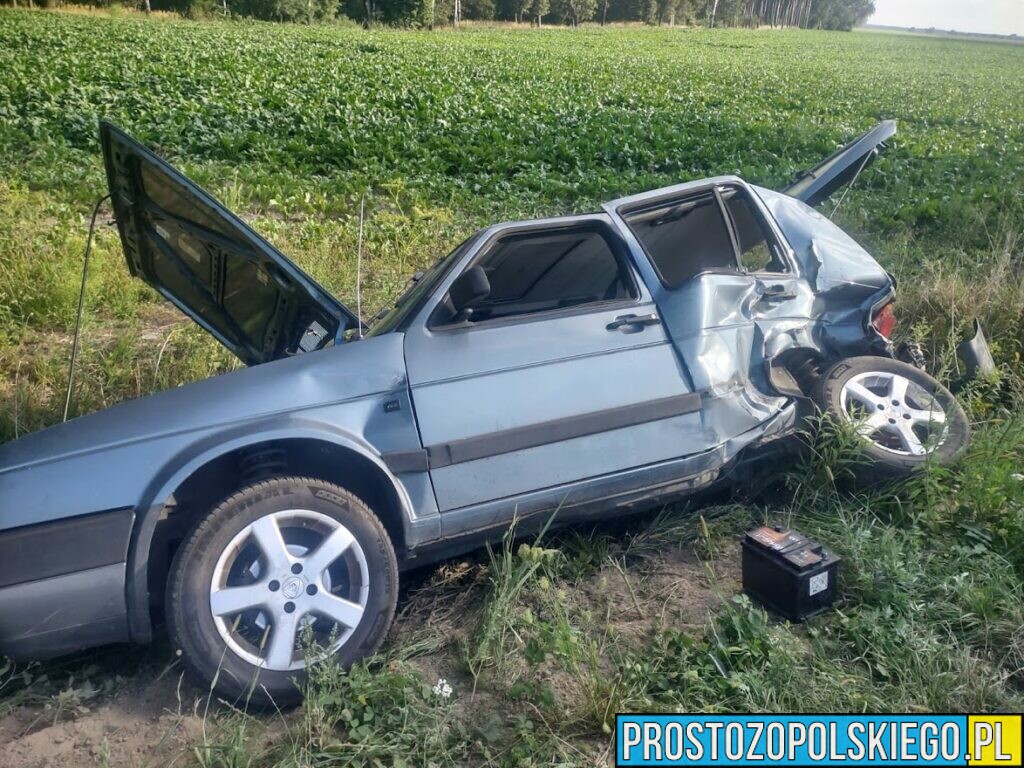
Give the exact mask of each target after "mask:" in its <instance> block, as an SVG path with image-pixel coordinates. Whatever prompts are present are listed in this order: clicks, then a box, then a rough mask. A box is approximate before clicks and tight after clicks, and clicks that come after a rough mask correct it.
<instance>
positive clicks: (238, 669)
mask: <svg viewBox="0 0 1024 768" xmlns="http://www.w3.org/2000/svg"><path fill="white" fill-rule="evenodd" d="M167 590H168V594H167V619H168V627H169V630H170V635H171V640H172V642H173V643H174V646H175V648H178V649H180V651H181V654H182V657H183V659H184V662H185V664H186V666H187V667H188V668H189V669H190V670H191V671H192V672H193V673H194V674H196V675H197V676H198V677H199V678H200V679H201V680H202V681H204V682H205V683H206V684H207V685H210V686H212V687H213V689H214V690H215V691H216V692H217V693H218V694H219V695H221V696H224V697H225V698H228V699H230V700H231V701H240V702H243V703H246V704H254V705H256V706H282V705H288V704H293V703H296V702H298V701H299V700H300V699H301V696H302V693H301V685H302V683H303V681H304V679H305V675H306V667H307V664H308V663H309V662H310V661H311V660H314V661H315V660H317V659H322V658H325V657H333V658H334V659H335V660H336V661H337V662H338V663H340V664H342V665H348V664H351V663H353V662H355V661H357V660H358V659H360V658H362V657H363V656H366V655H368V654H370V653H372V652H373V651H374V650H376V648H377V647H378V646H379V644H380V643H381V641H382V640H383V639H384V636H385V634H386V633H387V631H388V628H389V626H390V624H391V620H392V617H393V616H394V611H395V603H396V600H397V596H398V568H397V563H396V558H395V552H394V549H393V547H392V545H391V541H390V539H389V538H388V534H387V532H386V531H385V530H384V526H383V525H382V524H381V522H380V520H379V519H378V518H377V517H376V516H375V515H374V514H373V512H371V511H370V509H369V507H367V506H366V505H365V504H364V503H363V502H362V501H361V500H360V499H358V498H356V497H355V496H353V495H352V494H351V493H349V492H347V491H345V490H344V489H342V488H339V487H338V486H336V485H332V484H331V483H326V482H322V481H320V480H314V479H309V478H298V477H284V478H277V479H273V480H267V481H263V482H258V483H254V484H252V485H250V486H248V487H246V488H244V489H242V490H241V491H239V492H238V493H236V494H234V495H232V496H230V497H229V498H227V499H226V500H225V501H224V502H222V503H221V504H220V505H219V506H218V507H217V508H216V509H214V510H213V512H211V513H210V515H209V516H207V517H206V518H204V519H203V520H202V521H200V522H199V523H198V524H197V525H196V527H195V528H194V529H193V530H192V532H191V533H190V534H189V535H188V537H186V540H185V541H184V542H183V543H182V545H181V547H180V548H179V550H178V552H177V554H176V556H175V558H174V563H173V564H172V566H171V574H170V578H169V580H168V587H167Z"/></svg>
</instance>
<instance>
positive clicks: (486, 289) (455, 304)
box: [448, 266, 491, 318]
mask: <svg viewBox="0 0 1024 768" xmlns="http://www.w3.org/2000/svg"><path fill="white" fill-rule="evenodd" d="M490 293H491V282H490V280H488V279H487V273H486V272H484V269H483V267H480V266H476V267H470V268H469V269H467V270H466V271H465V272H463V273H462V274H461V275H459V276H458V277H457V278H455V282H453V283H452V287H451V288H449V289H448V298H449V299H451V302H452V309H454V310H455V316H456V318H460V317H463V316H464V314H465V312H466V310H469V309H472V308H473V305H474V304H477V303H478V302H480V301H481V300H483V299H486V298H487V297H488V296H489V295H490Z"/></svg>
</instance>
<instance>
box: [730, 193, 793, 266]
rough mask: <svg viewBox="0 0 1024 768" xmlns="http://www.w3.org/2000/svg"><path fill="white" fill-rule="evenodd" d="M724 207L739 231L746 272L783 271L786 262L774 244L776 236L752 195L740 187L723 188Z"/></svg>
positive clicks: (737, 239)
mask: <svg viewBox="0 0 1024 768" xmlns="http://www.w3.org/2000/svg"><path fill="white" fill-rule="evenodd" d="M721 195H722V200H723V202H724V203H725V208H726V210H727V211H728V212H729V218H730V219H732V225H733V230H734V231H735V232H736V244H737V245H738V246H739V251H740V264H741V265H742V267H743V269H745V270H746V271H747V272H782V271H784V269H785V266H784V263H783V262H782V259H781V257H780V254H779V253H778V249H777V247H776V246H774V238H773V237H772V236H771V233H770V232H769V231H768V230H767V229H766V225H765V223H764V219H762V218H761V215H760V212H759V211H758V210H757V209H756V208H755V207H754V202H753V201H752V200H751V199H750V196H749V195H748V194H747V193H746V192H744V191H743V190H740V189H734V188H729V189H723V190H722V191H721Z"/></svg>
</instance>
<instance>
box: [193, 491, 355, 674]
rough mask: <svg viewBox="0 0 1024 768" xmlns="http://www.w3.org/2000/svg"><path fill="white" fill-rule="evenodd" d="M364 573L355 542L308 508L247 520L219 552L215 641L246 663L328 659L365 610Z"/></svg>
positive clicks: (284, 667) (293, 665) (283, 667)
mask: <svg viewBox="0 0 1024 768" xmlns="http://www.w3.org/2000/svg"><path fill="white" fill-rule="evenodd" d="M369 590H370V579H369V568H368V566H367V561H366V555H365V554H364V552H363V550H362V548H361V547H360V546H359V542H358V541H356V539H355V537H354V536H353V535H352V533H351V532H350V531H349V529H348V528H346V527H345V526H344V525H342V524H341V523H340V522H338V521H337V520H335V519H334V518H332V517H329V516H327V515H324V514H321V513H319V512H314V511H312V510H306V509H290V510H284V511H281V512H274V513H271V514H268V515H264V516H263V517H261V518H259V519H257V520H255V521H253V522H252V523H250V524H249V525H247V526H246V527H245V528H243V529H242V530H241V531H239V533H238V534H237V535H236V536H235V537H234V538H233V539H232V540H231V542H230V543H229V544H228V546H227V547H226V548H225V549H224V551H223V552H222V553H221V555H220V557H219V558H218V560H217V564H216V567H215V568H214V571H213V577H212V579H211V583H210V610H211V612H212V614H213V619H214V623H215V625H216V627H217V631H218V632H219V633H220V636H221V638H222V639H223V640H224V642H225V643H227V645H228V647H229V648H230V649H231V650H232V651H234V652H235V653H236V654H238V655H239V656H240V657H241V658H243V659H245V660H246V661H248V662H250V663H252V664H254V665H256V666H259V667H262V668H265V669H272V670H279V671H290V670H296V669H302V668H304V667H305V666H306V658H307V654H308V653H309V652H311V651H312V652H314V653H315V654H318V655H322V656H328V655H331V654H333V653H335V652H336V651H337V650H338V649H339V648H341V646H343V645H344V644H345V642H346V641H347V640H348V639H349V637H350V636H351V635H352V632H353V630H354V629H355V628H356V626H357V625H358V624H359V622H360V620H361V619H362V617H363V614H364V612H365V610H366V604H367V598H368V595H369Z"/></svg>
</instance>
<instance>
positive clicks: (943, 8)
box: [868, 0, 1024, 35]
mask: <svg viewBox="0 0 1024 768" xmlns="http://www.w3.org/2000/svg"><path fill="white" fill-rule="evenodd" d="M868 23H869V24H887V25H891V26H895V27H922V28H927V27H935V28H936V29H955V30H957V31H958V32H988V33H995V34H999V35H1009V34H1013V33H1017V34H1018V35H1024V0H875V15H874V16H872V17H871V18H870V19H868Z"/></svg>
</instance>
